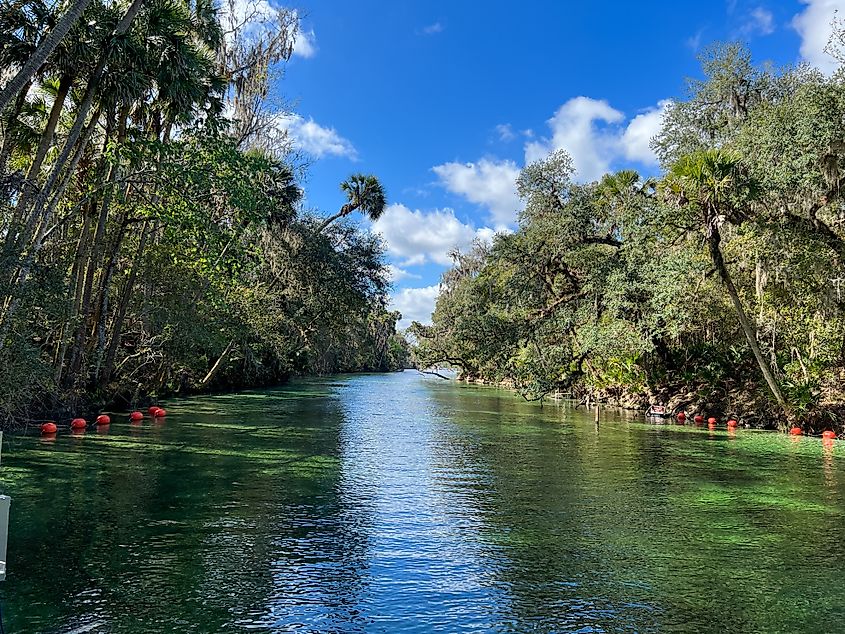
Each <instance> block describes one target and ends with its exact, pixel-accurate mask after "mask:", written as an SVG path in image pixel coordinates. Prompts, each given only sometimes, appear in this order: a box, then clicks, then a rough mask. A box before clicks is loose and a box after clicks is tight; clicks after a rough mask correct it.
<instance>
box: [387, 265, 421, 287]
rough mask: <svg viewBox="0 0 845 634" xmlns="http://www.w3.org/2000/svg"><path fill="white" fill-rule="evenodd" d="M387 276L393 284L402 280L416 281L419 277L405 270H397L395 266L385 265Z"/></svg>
mask: <svg viewBox="0 0 845 634" xmlns="http://www.w3.org/2000/svg"><path fill="white" fill-rule="evenodd" d="M387 274H388V275H389V276H390V281H391V282H393V283H394V284H395V283H396V282H401V281H402V280H418V279H420V276H419V275H416V274H414V273H411V272H410V271H406V270H405V269H402V268H399V267H398V266H396V265H395V264H388V265H387Z"/></svg>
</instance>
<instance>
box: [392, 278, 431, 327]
mask: <svg viewBox="0 0 845 634" xmlns="http://www.w3.org/2000/svg"><path fill="white" fill-rule="evenodd" d="M439 293H440V286H439V285H438V284H434V285H433V286H424V287H422V288H403V289H402V290H401V291H398V292H397V293H394V294H393V296H392V297H391V298H390V308H391V310H398V311H399V312H400V313H402V319H401V320H400V321H399V324H398V325H399V327H400V328H407V327H408V326H410V325H411V322H412V321H419V322H422V323H429V324H430V323H431V313H432V312H433V311H434V304H435V303H436V302H437V295H438V294H439Z"/></svg>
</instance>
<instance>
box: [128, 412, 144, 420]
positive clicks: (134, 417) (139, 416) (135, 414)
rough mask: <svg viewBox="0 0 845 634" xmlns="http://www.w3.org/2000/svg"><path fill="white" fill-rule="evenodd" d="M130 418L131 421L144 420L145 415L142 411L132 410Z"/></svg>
mask: <svg viewBox="0 0 845 634" xmlns="http://www.w3.org/2000/svg"><path fill="white" fill-rule="evenodd" d="M129 420H131V421H136V422H137V421H139V420H144V415H143V414H142V413H141V412H132V413H131V414H129Z"/></svg>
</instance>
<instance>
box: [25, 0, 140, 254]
mask: <svg viewBox="0 0 845 634" xmlns="http://www.w3.org/2000/svg"><path fill="white" fill-rule="evenodd" d="M143 2H144V0H133V2H132V4H131V5H130V6H129V9H127V11H126V14H125V15H124V16H123V18H122V19H121V21H120V23H119V24H118V25H117V27H116V28H115V30H114V33H113V34H112V37H113V38H114V37H117V36H119V35H123V34H124V33H126V31H128V30H129V26H130V25H131V24H132V20H134V19H135V16H136V15H137V13H138V11H139V10H140V9H141V4H142V3H143ZM108 59H109V51H108V50H106V51H103V52H102V54H101V57H100V61H99V62H98V63H97V66H96V68H95V69H94V72H93V73H92V74H91V77H90V79H89V80H88V87H87V89H86V91H85V96H84V97H83V98H82V101H81V102H80V104H79V109H78V110H77V113H76V119H75V120H74V122H73V126H72V127H71V129H70V132H69V133H68V138H67V140H66V141H65V144H64V146H63V147H62V151H61V153H60V154H59V156H58V158H57V159H56V163H55V165H54V166H53V170H52V171H51V172H50V176H49V177H48V178H47V182H46V183H44V186H43V187H42V188H41V191H39V193H38V197H37V198H36V200H35V204H34V208H33V210H32V213H31V214H30V218H29V220H28V221H27V226H26V227H25V229H24V234H23V237H22V239H21V240H19V245H23V244H25V241H26V240H27V239H28V238H29V235H31V233H32V230H33V227H34V226H35V223H36V222H37V221H38V220H39V217H40V216H41V215H42V213H43V211H44V207H45V206H46V205H47V199H48V198H49V196H50V192H51V191H52V190H53V187H55V185H56V182H57V181H58V180H59V176H60V175H61V173H62V170H63V169H64V166H65V163H66V162H67V160H68V158H69V157H70V154H71V151H72V150H73V148H74V147H75V146H76V142H77V141H78V140H79V137H80V135H81V134H82V129H83V127H84V126H85V122H86V121H87V120H88V113H90V112H91V107H92V106H93V105H94V97H95V95H96V93H97V89H98V88H99V87H100V81H101V80H102V78H103V74H104V73H105V70H106V63H107V62H108Z"/></svg>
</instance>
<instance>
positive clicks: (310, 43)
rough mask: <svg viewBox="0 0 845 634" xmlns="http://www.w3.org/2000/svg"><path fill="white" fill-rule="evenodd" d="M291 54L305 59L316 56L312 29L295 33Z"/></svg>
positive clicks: (315, 42)
mask: <svg viewBox="0 0 845 634" xmlns="http://www.w3.org/2000/svg"><path fill="white" fill-rule="evenodd" d="M293 54H294V55H299V56H300V57H304V58H305V59H308V58H310V57H314V55H316V54H317V36H316V34H315V33H314V29H309V30H307V31H305V30H303V29H300V30H299V31H297V33H296V39H295V40H294V42H293Z"/></svg>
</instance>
